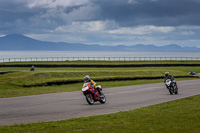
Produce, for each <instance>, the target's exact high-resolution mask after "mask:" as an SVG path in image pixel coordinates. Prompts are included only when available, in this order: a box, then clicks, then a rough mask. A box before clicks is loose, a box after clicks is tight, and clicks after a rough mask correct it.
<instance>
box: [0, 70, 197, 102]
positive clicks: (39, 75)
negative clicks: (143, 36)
mask: <svg viewBox="0 0 200 133" xmlns="http://www.w3.org/2000/svg"><path fill="white" fill-rule="evenodd" d="M199 68H200V67H143V68H90V69H88V68H46V69H44V68H36V71H34V72H30V71H22V72H15V73H8V74H2V75H0V98H6V97H17V96H27V95H36V94H47V93H57V92H64V91H74V90H80V89H81V87H82V83H78V84H71V85H59V86H43V87H30V88H24V87H22V86H23V85H34V84H45V83H46V82H54V81H67V80H83V77H84V76H85V75H88V74H89V75H90V77H91V78H92V79H97V78H99V79H104V78H115V77H156V76H164V73H165V72H166V71H169V72H170V73H171V74H172V75H173V76H189V74H188V72H189V71H191V70H193V71H195V72H200V69H199ZM7 69H8V70H9V69H10V68H7ZM16 69H17V68H16ZM21 70H25V69H24V68H21ZM186 79H194V78H192V77H191V78H185V79H184V80H186ZM155 81H156V82H163V80H149V81H148V80H144V81H143V80H132V81H117V82H114V81H113V82H97V84H101V85H102V87H104V88H107V87H116V86H126V85H135V84H137V83H138V82H141V84H143V83H154V82H155Z"/></svg>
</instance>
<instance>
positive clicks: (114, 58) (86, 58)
mask: <svg viewBox="0 0 200 133" xmlns="http://www.w3.org/2000/svg"><path fill="white" fill-rule="evenodd" d="M91 60H95V61H188V60H191V61H200V57H29V58H0V62H34V61H91Z"/></svg>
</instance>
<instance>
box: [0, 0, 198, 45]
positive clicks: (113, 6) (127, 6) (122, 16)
mask: <svg viewBox="0 0 200 133" xmlns="http://www.w3.org/2000/svg"><path fill="white" fill-rule="evenodd" d="M13 33H17V34H24V35H27V36H29V37H32V38H35V39H39V40H44V41H54V42H74V43H85V44H100V45H136V44H145V45H149V44H154V45H157V46H162V45H167V44H178V45H180V46H197V47H200V0H0V36H4V35H7V34H13Z"/></svg>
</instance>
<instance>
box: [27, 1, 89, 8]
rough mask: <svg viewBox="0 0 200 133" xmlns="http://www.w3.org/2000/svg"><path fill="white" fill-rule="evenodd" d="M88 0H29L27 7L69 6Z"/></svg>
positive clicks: (85, 2) (81, 3) (84, 2)
mask: <svg viewBox="0 0 200 133" xmlns="http://www.w3.org/2000/svg"><path fill="white" fill-rule="evenodd" d="M88 2H89V1H88V0H30V2H29V3H28V5H27V6H28V7H29V8H34V7H40V8H56V7H71V6H80V5H84V4H87V3H88Z"/></svg>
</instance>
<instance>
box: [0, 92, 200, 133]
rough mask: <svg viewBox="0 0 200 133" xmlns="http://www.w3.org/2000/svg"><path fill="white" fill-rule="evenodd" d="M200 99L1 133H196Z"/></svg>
mask: <svg viewBox="0 0 200 133" xmlns="http://www.w3.org/2000/svg"><path fill="white" fill-rule="evenodd" d="M199 102H200V95H197V96H193V97H188V98H184V99H179V100H175V101H171V102H166V103H161V104H157V105H153V106H148V107H144V108H140V109H136V110H131V111H126V112H119V113H114V114H108V115H99V116H91V117H83V118H73V119H69V120H62V121H55V122H42V123H33V124H20V125H12V126H2V127H0V132H2V133H55V132H61V133H68V132H85V133H90V132H91V133H93V132H104V133H110V132H119V133H124V132H126V133H129V132H130V133H138V132H145V133H147V132H148V133H151V132H152V133H154V132H156V133H170V132H171V133H199V131H200V112H199V110H200V106H199Z"/></svg>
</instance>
